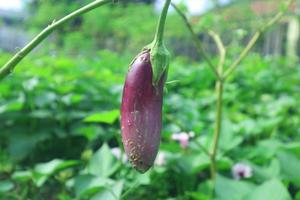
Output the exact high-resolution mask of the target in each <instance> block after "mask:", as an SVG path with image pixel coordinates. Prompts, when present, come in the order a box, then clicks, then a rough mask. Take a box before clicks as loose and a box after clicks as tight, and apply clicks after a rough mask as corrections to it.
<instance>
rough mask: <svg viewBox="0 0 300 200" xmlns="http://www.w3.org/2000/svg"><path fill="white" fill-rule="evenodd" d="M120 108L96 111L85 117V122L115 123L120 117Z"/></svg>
mask: <svg viewBox="0 0 300 200" xmlns="http://www.w3.org/2000/svg"><path fill="white" fill-rule="evenodd" d="M119 115H120V111H119V110H112V111H108V112H102V113H95V114H93V115H90V116H88V117H86V118H84V120H83V121H84V122H95V123H107V124H113V123H114V122H115V121H116V120H117V119H118V117H119Z"/></svg>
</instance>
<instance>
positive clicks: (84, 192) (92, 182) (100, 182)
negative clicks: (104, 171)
mask: <svg viewBox="0 0 300 200" xmlns="http://www.w3.org/2000/svg"><path fill="white" fill-rule="evenodd" d="M113 183H114V181H113V180H111V179H106V178H101V177H96V176H94V175H91V174H85V175H79V176H77V177H76V178H75V185H74V189H75V193H76V196H78V197H79V196H80V197H83V196H84V197H91V196H93V195H94V194H96V193H97V192H98V191H100V190H101V189H103V187H109V186H110V185H112V184H113Z"/></svg>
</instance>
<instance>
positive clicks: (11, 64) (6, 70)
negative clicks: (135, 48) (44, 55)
mask: <svg viewBox="0 0 300 200" xmlns="http://www.w3.org/2000/svg"><path fill="white" fill-rule="evenodd" d="M109 2H113V3H115V2H116V0H95V1H94V2H92V3H90V4H88V5H86V6H84V7H82V8H80V9H78V10H76V11H74V12H72V13H71V14H69V15H67V16H65V17H63V18H62V19H60V20H59V21H55V20H54V21H53V22H52V23H51V24H50V25H49V26H47V27H46V28H45V29H44V30H42V32H40V33H39V34H38V35H37V36H36V37H35V38H33V39H32V40H31V41H30V42H29V43H28V44H27V45H26V46H25V47H24V48H23V49H21V50H20V51H18V52H17V53H16V54H15V55H14V56H13V57H12V58H11V59H10V60H9V61H8V62H7V63H6V64H5V65H4V66H3V67H2V68H1V69H0V81H1V80H2V79H4V78H5V77H6V76H7V75H9V74H10V73H12V71H13V70H14V68H15V67H16V65H17V64H18V63H19V62H20V61H21V60H22V59H23V58H24V57H25V56H26V55H27V54H29V53H30V52H31V51H32V50H33V49H34V48H35V47H36V46H37V45H39V44H40V43H41V42H42V41H43V40H44V39H45V38H46V37H47V36H48V35H50V33H52V32H53V31H54V30H56V29H57V28H58V27H60V26H61V25H63V24H64V23H66V22H68V21H70V20H71V19H74V18H75V17H78V16H80V15H82V14H84V13H87V12H89V11H91V10H93V9H95V8H97V7H100V6H102V5H104V4H107V3H109Z"/></svg>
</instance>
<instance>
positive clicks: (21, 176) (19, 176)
mask: <svg viewBox="0 0 300 200" xmlns="http://www.w3.org/2000/svg"><path fill="white" fill-rule="evenodd" d="M32 177H33V175H32V172H31V171H16V172H14V173H13V174H12V179H13V180H15V181H20V182H21V181H28V180H30V179H32Z"/></svg>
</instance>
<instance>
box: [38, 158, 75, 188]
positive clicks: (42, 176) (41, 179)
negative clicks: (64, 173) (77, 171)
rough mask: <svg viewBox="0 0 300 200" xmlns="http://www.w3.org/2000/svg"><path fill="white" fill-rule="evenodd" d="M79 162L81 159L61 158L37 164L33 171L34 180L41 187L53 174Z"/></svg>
mask: <svg viewBox="0 0 300 200" xmlns="http://www.w3.org/2000/svg"><path fill="white" fill-rule="evenodd" d="M79 164H80V162H79V161H75V160H74V161H73V160H70V161H64V160H60V159H54V160H52V161H50V162H47V163H42V164H37V165H36V166H35V168H34V171H33V180H34V182H35V184H36V185H37V186H38V187H41V186H42V185H43V184H44V183H45V182H46V181H47V179H48V178H49V177H50V176H51V175H52V174H54V173H56V172H58V171H60V170H63V169H66V168H70V167H74V166H76V165H79Z"/></svg>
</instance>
